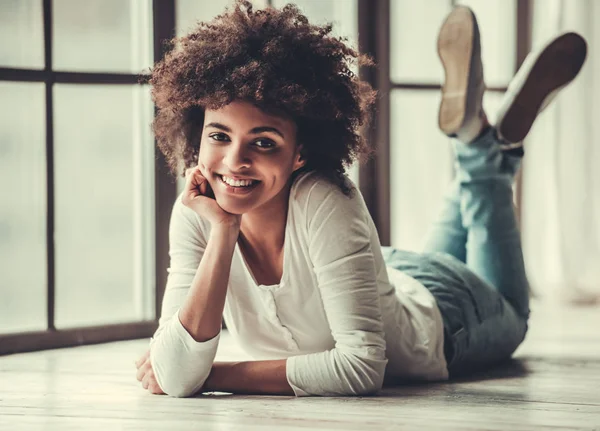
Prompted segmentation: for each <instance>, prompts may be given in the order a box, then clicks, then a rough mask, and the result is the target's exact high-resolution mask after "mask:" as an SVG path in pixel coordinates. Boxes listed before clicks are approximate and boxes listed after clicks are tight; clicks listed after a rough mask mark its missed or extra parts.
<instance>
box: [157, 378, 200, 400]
mask: <svg viewBox="0 0 600 431" xmlns="http://www.w3.org/2000/svg"><path fill="white" fill-rule="evenodd" d="M157 383H158V385H159V386H160V387H161V389H162V391H163V392H164V393H165V394H167V395H168V396H170V397H175V398H187V397H191V396H193V395H195V394H196V393H197V392H198V391H199V390H200V389H201V388H202V384H204V382H202V384H193V383H190V382H186V381H185V380H184V379H182V378H179V377H178V376H171V377H167V378H161V379H158V376H157Z"/></svg>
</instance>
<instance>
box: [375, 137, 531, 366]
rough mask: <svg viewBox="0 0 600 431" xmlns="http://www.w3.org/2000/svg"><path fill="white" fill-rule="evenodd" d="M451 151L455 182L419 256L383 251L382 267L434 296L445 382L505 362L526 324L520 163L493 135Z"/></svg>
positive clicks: (402, 252)
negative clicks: (516, 184)
mask: <svg viewBox="0 0 600 431" xmlns="http://www.w3.org/2000/svg"><path fill="white" fill-rule="evenodd" d="M453 145H454V150H455V151H454V152H455V156H456V161H455V166H456V177H455V179H454V181H453V182H452V184H451V186H450V190H449V193H448V194H447V196H446V198H445V200H444V205H443V208H442V212H441V215H440V217H439V218H438V219H437V221H436V222H435V223H434V224H433V226H432V228H431V230H430V232H429V234H428V236H427V240H426V243H425V249H424V250H423V253H414V252H409V251H401V250H396V249H393V248H390V247H384V248H383V255H384V258H385V260H386V264H387V265H389V266H392V267H395V268H397V269H399V270H401V271H403V272H405V273H406V274H408V275H410V276H412V277H413V278H415V279H417V280H418V281H420V282H421V283H422V284H423V285H424V286H425V287H427V288H428V289H429V290H430V291H431V293H432V294H433V295H434V297H435V299H436V301H437V304H438V307H439V309H440V312H441V314H442V319H443V322H444V351H445V353H446V360H447V362H448V370H449V372H450V376H453V375H459V374H464V373H465V372H469V371H472V370H475V369H481V368H483V367H486V366H489V365H492V364H494V363H496V362H499V361H502V360H504V359H507V358H509V357H510V356H511V354H512V353H513V352H514V351H515V350H516V348H517V347H518V346H519V344H520V343H521V342H522V341H523V339H524V338H525V333H526V332H527V319H528V317H529V285H528V282H527V277H526V275H525V267H524V264H523V252H522V249H521V238H520V233H519V230H518V227H517V221H516V217H515V212H514V208H513V193H512V183H513V179H514V175H515V173H516V171H517V170H518V168H519V164H520V161H521V158H520V157H518V156H511V155H508V154H505V153H503V152H502V151H500V147H499V145H498V141H497V138H496V134H495V130H494V129H493V128H491V127H490V128H489V129H487V130H486V131H484V132H483V133H482V134H481V135H480V136H479V137H478V138H477V139H475V140H474V141H473V142H471V143H470V144H468V145H466V144H463V143H461V142H458V141H454V142H453Z"/></svg>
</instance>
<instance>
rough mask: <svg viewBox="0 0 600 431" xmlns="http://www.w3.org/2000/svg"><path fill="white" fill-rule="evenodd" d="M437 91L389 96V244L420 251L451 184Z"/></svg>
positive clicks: (449, 157) (449, 155) (448, 147)
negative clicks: (439, 119) (439, 115)
mask: <svg viewBox="0 0 600 431" xmlns="http://www.w3.org/2000/svg"><path fill="white" fill-rule="evenodd" d="M439 102H440V92H439V91H424V90H421V91H419V90H394V91H392V94H391V116H392V120H391V138H392V143H391V148H390V152H391V153H390V158H391V184H390V187H391V195H392V197H391V237H392V238H391V244H392V246H393V247H397V248H402V249H406V250H421V247H422V245H423V241H424V239H425V234H426V232H427V229H428V227H429V224H430V223H431V221H432V220H433V218H434V217H435V216H437V211H438V210H439V207H440V203H441V199H442V196H443V194H444V192H445V190H446V187H447V184H448V183H449V182H450V179H451V178H452V175H453V174H452V169H453V168H452V148H451V145H450V140H449V139H448V138H447V137H446V136H445V135H444V134H442V132H441V131H440V130H439V128H438V125H437V115H438V107H439Z"/></svg>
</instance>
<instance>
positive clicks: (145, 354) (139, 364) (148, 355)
mask: <svg viewBox="0 0 600 431" xmlns="http://www.w3.org/2000/svg"><path fill="white" fill-rule="evenodd" d="M149 357H150V349H148V350H146V353H144V354H143V355H142V357H141V358H140V359H138V360H137V361H135V366H136V368H140V366H141V365H142V364H143V363H144V362H146V360H147V359H148V358H149Z"/></svg>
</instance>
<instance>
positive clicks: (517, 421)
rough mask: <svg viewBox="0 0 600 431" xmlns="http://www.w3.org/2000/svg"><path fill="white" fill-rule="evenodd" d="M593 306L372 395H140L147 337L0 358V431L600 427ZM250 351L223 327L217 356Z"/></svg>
mask: <svg viewBox="0 0 600 431" xmlns="http://www.w3.org/2000/svg"><path fill="white" fill-rule="evenodd" d="M598 328H600V308H567V307H564V308H558V307H557V306H554V305H548V304H539V303H535V304H534V307H533V313H532V319H531V325H530V331H529V333H528V335H527V339H526V340H525V343H524V344H523V345H522V346H521V347H520V348H519V350H518V351H517V352H516V354H515V358H514V359H513V360H512V361H510V362H508V363H506V364H504V365H503V366H501V367H498V368H496V369H493V370H489V371H487V372H482V373H478V374H476V375H474V376H470V377H468V378H463V379H460V380H458V381H455V382H450V383H431V384H418V385H416V384H415V385H407V386H399V387H394V388H386V389H384V390H383V391H382V392H381V393H380V395H379V396H376V397H357V398H318V397H315V398H295V397H267V396H262V397H261V396H239V395H231V394H223V393H215V394H211V395H204V396H199V397H196V398H189V399H176V398H170V397H165V396H155V395H151V394H149V393H148V392H147V391H145V390H143V389H142V388H141V385H140V383H139V382H137V380H135V365H134V361H135V360H136V359H137V358H138V357H139V356H140V355H141V354H142V353H143V352H144V351H145V349H146V348H147V345H148V340H135V341H126V342H118V343H108V344H102V345H95V346H85V347H77V348H69V349H57V350H49V351H43V352H33V353H25V354H18V355H10V356H4V357H0V429H10V430H14V429H27V430H30V429H31V430H34V429H44V430H64V429H92V430H94V429H103V430H108V429H110V430H138V429H139V430H155V429H165V427H169V428H172V429H174V430H175V429H176V430H180V429H182V430H185V429H203V430H250V431H252V430H278V431H292V430H309V429H310V430H324V431H325V430H357V431H358V430H360V431H363V430H367V429H374V430H375V429H376V430H392V429H393V430H397V429H419V430H424V429H436V430H507V429H510V430H511V431H513V430H548V429H558V430H560V429H564V430H572V429H586V430H600V332H599V331H598ZM240 359H248V357H247V356H246V355H244V354H243V352H241V351H240V350H239V348H238V347H237V346H236V345H235V344H234V343H233V341H232V340H231V338H230V337H229V336H228V334H226V333H224V334H223V338H222V341H221V344H220V347H219V352H218V354H217V360H240Z"/></svg>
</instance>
